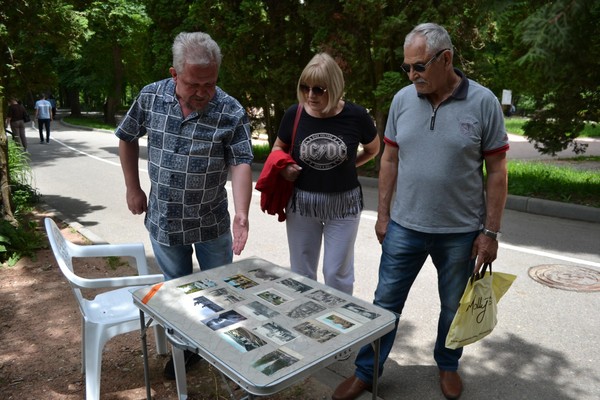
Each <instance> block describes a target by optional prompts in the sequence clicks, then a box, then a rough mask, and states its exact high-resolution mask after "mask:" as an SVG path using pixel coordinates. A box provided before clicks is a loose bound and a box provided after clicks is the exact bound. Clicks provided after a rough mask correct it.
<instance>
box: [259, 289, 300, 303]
mask: <svg viewBox="0 0 600 400" xmlns="http://www.w3.org/2000/svg"><path fill="white" fill-rule="evenodd" d="M256 295H257V296H258V297H260V298H261V299H263V300H265V301H268V302H269V303H271V304H273V305H274V306H280V305H282V304H283V303H286V302H288V301H291V300H293V299H292V298H291V297H289V296H286V295H284V294H283V293H281V292H279V291H277V290H275V289H267V290H263V291H262V292H258V293H256Z"/></svg>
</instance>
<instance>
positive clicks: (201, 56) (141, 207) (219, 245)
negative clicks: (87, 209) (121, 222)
mask: <svg viewBox="0 0 600 400" xmlns="http://www.w3.org/2000/svg"><path fill="white" fill-rule="evenodd" d="M220 65H221V50H220V48H219V46H218V44H217V43H216V42H215V41H214V40H213V39H212V38H211V37H210V36H209V35H207V34H206V33H202V32H193V33H186V32H183V33H180V34H179V35H178V36H177V37H176V38H175V41H174V43H173V66H172V67H171V68H170V69H169V72H170V73H171V76H172V77H171V78H168V79H165V80H162V81H159V82H154V83H151V84H149V85H147V86H146V87H144V88H143V89H142V91H141V92H140V93H139V95H138V97H137V98H136V99H135V101H134V103H133V104H132V106H131V108H130V109H129V111H128V112H127V114H126V116H125V117H124V119H123V121H122V122H121V123H120V125H119V126H118V128H117V129H116V131H115V135H116V136H117V137H118V138H119V139H120V141H119V157H120V159H121V165H122V168H123V174H124V176H125V185H126V187H127V194H126V196H127V206H128V207H129V210H130V211H131V212H132V213H133V214H142V213H144V212H145V213H146V216H145V225H146V228H147V229H148V231H149V233H150V240H151V243H152V248H153V250H154V255H155V257H156V261H157V263H158V265H159V266H160V268H161V270H162V272H163V274H164V276H165V279H167V280H169V279H174V278H178V277H181V276H185V275H188V274H191V273H192V268H193V266H192V253H193V251H194V250H195V253H196V258H197V260H198V263H199V264H200V268H201V269H202V270H206V269H210V268H214V267H218V266H220V265H223V264H228V263H230V262H232V259H233V254H236V255H239V254H240V253H241V252H242V250H243V249H244V246H245V245H246V240H247V238H248V209H249V207H250V199H251V195H252V171H251V163H252V159H253V154H252V143H251V132H250V123H249V119H248V116H247V114H246V111H245V109H244V108H243V107H242V106H241V104H240V103H239V102H238V101H237V100H236V99H234V98H233V97H231V96H230V95H228V94H227V93H225V92H224V91H223V90H222V89H221V88H219V87H218V86H217V79H218V75H219V67H220ZM144 135H147V140H148V173H149V176H150V182H151V188H150V194H149V195H148V197H146V193H145V192H144V190H143V189H142V188H141V186H140V179H139V169H138V161H139V153H140V152H139V143H138V140H139V138H140V137H142V136H144ZM228 173H231V185H232V188H233V202H234V208H235V215H234V217H233V224H231V219H230V218H231V217H230V215H229V212H228V202H227V191H226V189H225V184H226V182H227V177H228ZM232 231H233V235H232ZM232 236H233V237H232Z"/></svg>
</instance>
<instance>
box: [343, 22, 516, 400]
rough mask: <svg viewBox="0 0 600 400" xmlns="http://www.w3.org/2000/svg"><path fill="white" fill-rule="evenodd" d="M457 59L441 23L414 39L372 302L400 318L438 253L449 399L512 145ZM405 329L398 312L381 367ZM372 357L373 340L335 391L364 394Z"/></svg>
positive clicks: (382, 186) (397, 102) (395, 127)
mask: <svg viewBox="0 0 600 400" xmlns="http://www.w3.org/2000/svg"><path fill="white" fill-rule="evenodd" d="M452 58H453V46H452V42H451V39H450V36H449V34H448V32H447V31H446V30H445V29H444V28H443V27H441V26H439V25H436V24H433V23H426V24H421V25H418V26H417V27H415V28H414V29H413V30H412V31H411V32H410V33H409V34H408V35H407V36H406V38H405V41H404V64H402V69H403V70H404V71H405V72H406V73H407V74H408V77H409V79H410V80H411V81H412V84H411V85H409V86H407V87H405V88H403V89H401V90H400V91H399V92H398V93H397V94H396V95H395V96H394V99H393V101H392V105H391V107H390V112H389V116H388V120H387V125H386V129H385V139H384V142H385V149H384V152H383V155H382V158H381V169H380V172H379V200H378V207H377V222H376V224H375V232H376V235H377V238H378V240H379V242H380V243H381V244H382V255H381V260H380V264H379V280H378V284H377V289H376V291H375V298H374V301H373V303H374V304H376V305H378V306H381V307H383V308H385V309H388V310H390V311H393V312H395V313H396V314H397V316H398V318H400V315H401V314H402V309H403V307H404V304H405V301H406V298H407V297H408V293H409V290H410V287H411V286H412V284H413V282H414V281H415V279H416V277H417V275H418V273H419V271H420V270H421V268H422V266H423V264H424V263H425V260H426V258H427V257H428V256H430V257H431V259H432V261H433V264H434V265H435V268H436V269H437V276H438V292H439V297H440V303H441V310H440V314H439V321H438V330H437V338H436V342H435V347H434V351H433V354H434V359H435V361H436V363H437V366H438V369H439V378H440V387H441V390H442V393H443V394H444V396H445V397H446V398H448V399H456V398H458V397H459V396H460V395H461V393H462V390H463V385H462V380H461V378H460V375H459V374H458V372H457V369H458V364H459V359H460V358H461V355H462V348H459V349H456V350H451V349H448V348H446V347H445V340H446V336H447V334H448V330H449V328H450V324H451V323H452V319H453V318H454V315H455V313H456V310H457V309H458V305H459V301H460V298H461V296H462V293H463V291H464V288H465V286H466V284H467V281H468V280H469V277H470V276H471V274H472V273H474V272H478V271H479V270H480V268H481V266H482V264H483V263H491V262H492V261H494V260H495V259H496V256H497V251H498V241H497V238H498V236H499V231H500V225H501V219H502V213H503V209H504V204H505V202H506V197H507V170H506V151H507V150H508V148H509V144H508V137H507V135H506V131H505V127H504V118H503V115H502V108H501V106H500V103H499V102H498V99H497V98H496V97H495V96H494V94H493V93H492V92H491V91H490V90H488V89H487V88H485V87H483V86H481V85H479V84H478V83H476V82H474V81H472V80H470V79H468V78H467V77H465V75H464V74H463V73H462V72H461V71H460V70H458V69H456V68H454V67H453V63H452ZM484 165H485V169H486V171H487V179H484V176H483V167H484ZM394 191H395V192H396V195H395V200H394V202H393V207H390V206H391V204H392V197H393V195H394ZM397 328H398V320H397V321H396V328H395V329H394V330H393V331H391V332H389V333H388V334H386V335H385V336H383V338H382V341H381V352H380V359H379V360H380V363H379V371H380V372H382V371H383V364H384V362H385V361H386V359H387V358H388V356H389V353H390V351H391V349H392V346H393V344H394V339H395V337H396V331H397ZM373 364H374V350H373V348H372V347H371V346H370V345H367V346H365V347H363V348H362V349H360V351H359V352H358V355H357V357H356V360H355V367H356V369H355V372H354V375H353V376H351V377H349V378H348V379H346V380H345V381H343V382H342V383H341V384H340V385H339V386H338V387H337V388H336V390H335V392H334V394H333V399H334V400H349V399H355V398H357V397H358V396H359V395H360V394H361V393H362V392H363V391H364V390H367V389H369V388H370V387H371V385H372V382H373V371H374V365H373Z"/></svg>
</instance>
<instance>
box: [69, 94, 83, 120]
mask: <svg viewBox="0 0 600 400" xmlns="http://www.w3.org/2000/svg"><path fill="white" fill-rule="evenodd" d="M66 92H67V101H68V105H69V107H70V108H71V116H73V117H81V102H80V101H79V90H77V89H76V88H68V89H67V90H66Z"/></svg>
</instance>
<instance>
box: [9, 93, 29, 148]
mask: <svg viewBox="0 0 600 400" xmlns="http://www.w3.org/2000/svg"><path fill="white" fill-rule="evenodd" d="M8 104H9V105H8V110H7V113H6V121H5V125H6V126H10V131H11V133H12V137H13V140H14V141H15V143H17V144H18V145H19V146H21V147H22V148H23V151H27V136H26V135H25V118H26V116H27V110H26V109H25V107H24V106H23V105H22V104H20V103H19V102H18V101H17V99H15V98H14V97H13V98H11V99H10V100H9V101H8Z"/></svg>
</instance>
